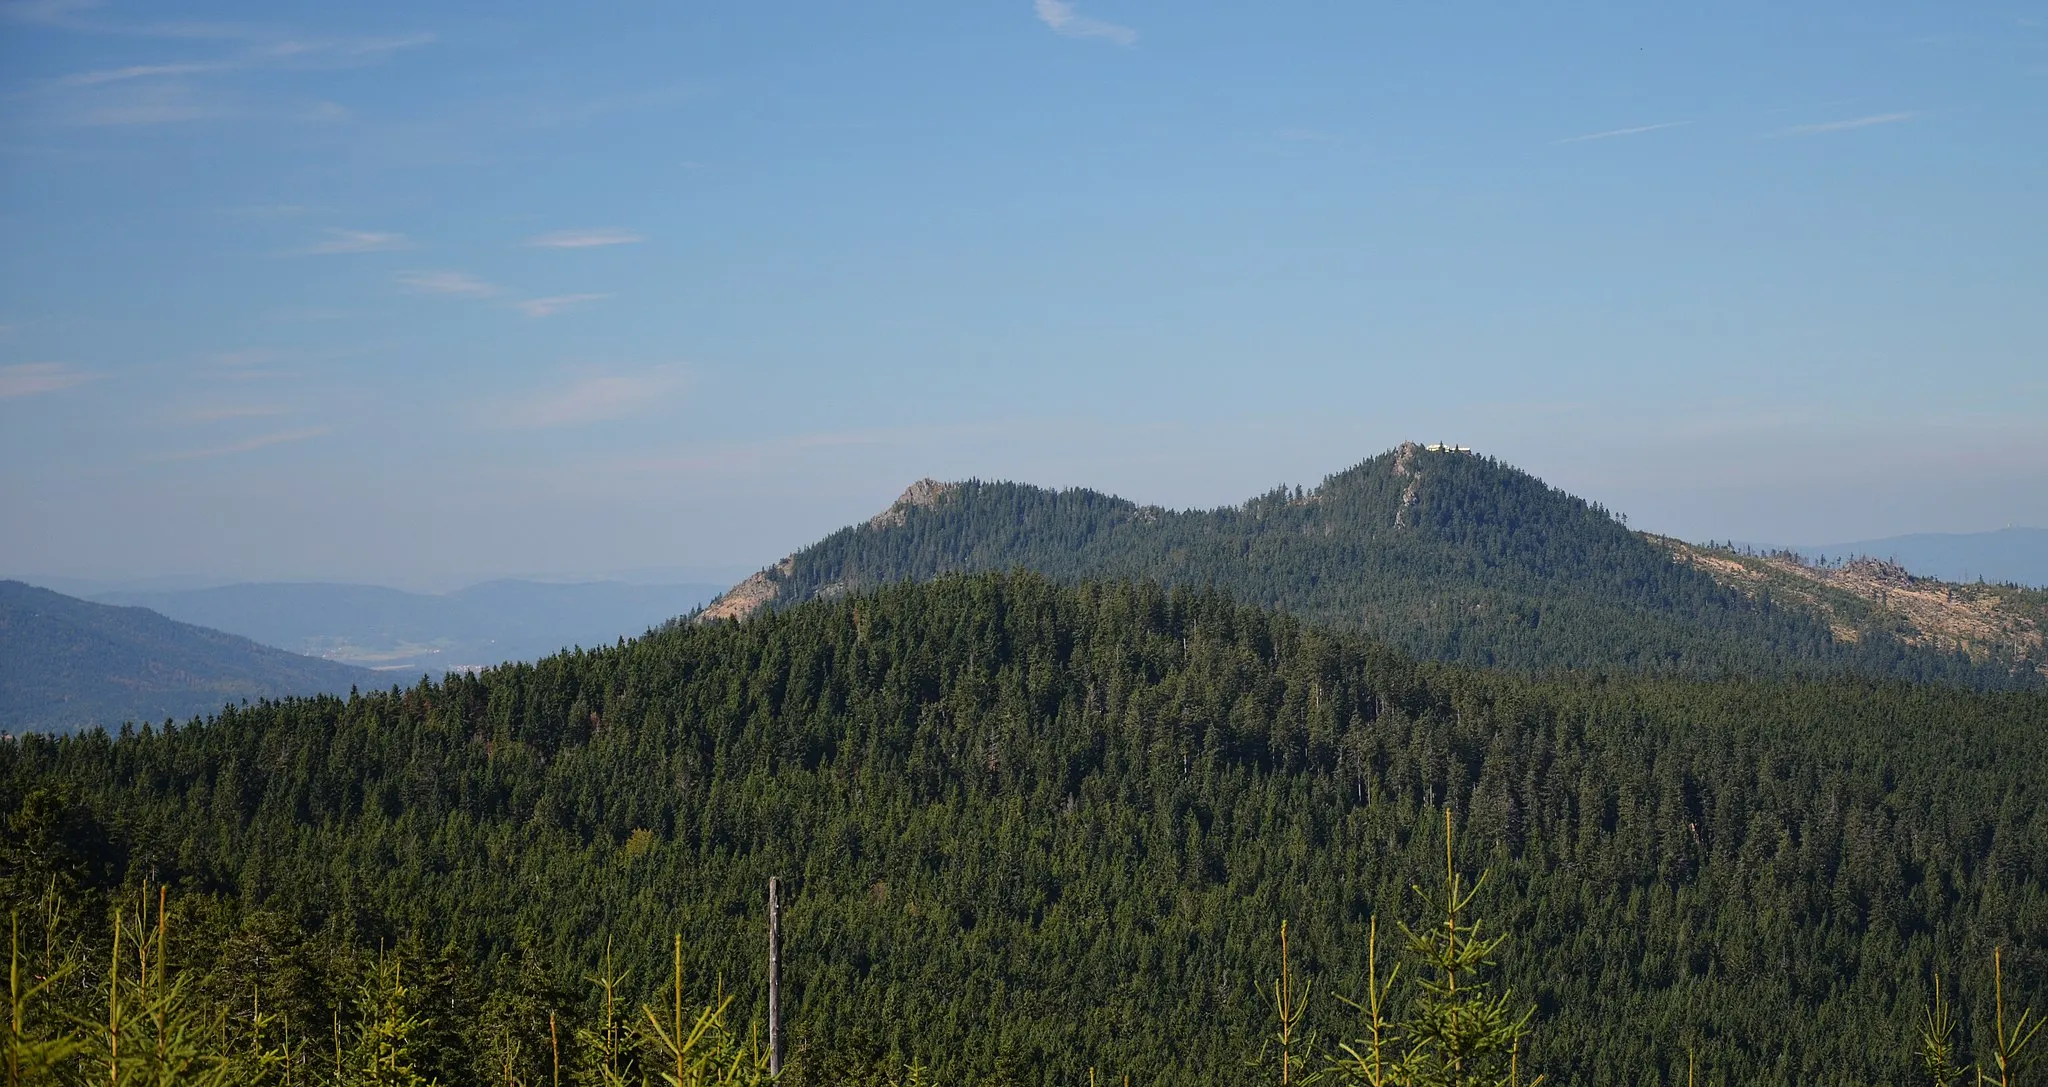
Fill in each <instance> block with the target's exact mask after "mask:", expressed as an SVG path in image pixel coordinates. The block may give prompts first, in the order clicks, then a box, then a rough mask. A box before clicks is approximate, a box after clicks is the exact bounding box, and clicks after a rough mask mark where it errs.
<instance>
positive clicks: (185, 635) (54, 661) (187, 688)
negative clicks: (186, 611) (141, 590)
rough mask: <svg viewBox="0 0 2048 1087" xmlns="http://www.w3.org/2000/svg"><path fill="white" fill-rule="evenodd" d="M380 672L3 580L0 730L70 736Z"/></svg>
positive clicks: (344, 685)
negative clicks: (79, 731) (93, 728)
mask: <svg viewBox="0 0 2048 1087" xmlns="http://www.w3.org/2000/svg"><path fill="white" fill-rule="evenodd" d="M377 679H378V677H377V674H376V673H374V672H369V671H366V670H364V669H361V668H353V667H350V666H348V665H345V664H337V663H335V662H333V661H324V660H319V659H317V658H314V657H302V656H299V655H298V654H296V653H287V652H285V651H283V650H281V649H272V648H270V647H269V646H265V645H258V644H256V643H255V642H252V641H250V640H248V639H247V638H239V637H236V636H235V635H232V634H225V633H222V632H221V631H218V630H208V629H206V628H205V627H196V626H192V625H190V624H187V623H180V622H176V621H174V620H171V619H167V618H165V617H163V616H161V615H158V614H157V613H155V612H153V611H149V610H147V609H145V608H117V607H110V606H108V605H105V604H95V603H92V602H90V601H86V600H79V599H77V598H76V597H70V596H65V595H63V594H61V593H53V592H51V591H49V590H48V589H38V588H36V587H35V586H32V585H25V584H23V583H21V582H19V581H0V730H4V731H7V732H20V731H23V730H28V729H39V730H55V731H66V730H70V729H75V728H80V727H85V726H90V725H96V724H97V725H108V726H113V725H119V724H121V723H123V722H125V721H162V720H164V719H165V718H177V719H180V720H183V719H185V718H189V717H193V716H197V715H202V714H209V713H217V712H219V711H220V708H221V706H222V705H224V704H226V703H229V702H235V701H239V700H241V699H245V698H246V699H252V700H253V699H259V698H279V697H283V696H286V695H306V694H318V693H322V692H340V691H347V690H349V689H350V688H351V687H354V686H357V685H362V686H365V687H369V686H374V685H375V684H376V682H377Z"/></svg>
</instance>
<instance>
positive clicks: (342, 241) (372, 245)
mask: <svg viewBox="0 0 2048 1087" xmlns="http://www.w3.org/2000/svg"><path fill="white" fill-rule="evenodd" d="M327 234H328V238H327V240H326V241H324V242H321V243H319V244H318V245H315V246H312V247H310V248H308V249H306V250H305V251H306V252H307V253H314V254H325V253H386V252H389V251H391V250H393V249H410V248H412V242H410V241H409V240H407V239H406V236H405V235H403V234H396V233H389V232H385V231H377V230H329V231H328V232H327Z"/></svg>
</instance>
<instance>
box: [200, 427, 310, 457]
mask: <svg viewBox="0 0 2048 1087" xmlns="http://www.w3.org/2000/svg"><path fill="white" fill-rule="evenodd" d="M333 431H334V428H333V427H331V426H316V427H305V428H302V429H299V430H281V431H278V432H276V433H274V434H258V435H257V436H255V437H253V438H244V439H242V440H241V441H239V442H230V443H228V444H227V445H216V446H210V447H208V448H206V449H187V450H183V451H181V452H177V453H166V454H164V455H163V456H162V457H161V458H159V459H160V460H200V459H202V458H205V457H225V456H230V455H232V454H235V453H248V452H252V451H254V450H257V449H268V448H269V447H271V446H273V445H283V444H285V443H286V442H302V441H305V440H306V439H308V438H318V437H320V436H321V435H323V434H331V433H333Z"/></svg>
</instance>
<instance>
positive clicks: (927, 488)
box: [868, 478, 960, 528]
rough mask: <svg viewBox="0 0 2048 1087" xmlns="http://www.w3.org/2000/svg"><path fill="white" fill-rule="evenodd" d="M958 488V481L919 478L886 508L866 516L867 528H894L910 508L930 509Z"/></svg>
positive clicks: (899, 523) (904, 518)
mask: <svg viewBox="0 0 2048 1087" xmlns="http://www.w3.org/2000/svg"><path fill="white" fill-rule="evenodd" d="M959 489H960V485H959V484H958V483H940V482H939V481H938V480H936V479H929V478H927V479H920V480H918V481H917V482H916V483H913V484H911V485H910V486H909V487H906V488H904V490H903V493H902V495H900V496H898V497H897V499H896V501H895V502H893V503H891V504H890V506H889V508H888V509H885V510H883V511H882V512H880V513H878V514H875V515H874V516H873V517H870V518H868V527H869V528H895V527H896V526H898V525H901V524H902V523H903V522H904V521H906V520H908V519H909V514H910V510H911V509H912V508H913V507H914V508H917V509H927V510H928V509H931V508H932V507H933V506H936V505H938V504H939V499H941V498H944V497H946V496H947V495H949V494H952V493H953V492H954V491H957V490H959Z"/></svg>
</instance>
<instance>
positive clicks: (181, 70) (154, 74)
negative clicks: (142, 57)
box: [57, 64, 227, 87]
mask: <svg viewBox="0 0 2048 1087" xmlns="http://www.w3.org/2000/svg"><path fill="white" fill-rule="evenodd" d="M225 67H227V66H226V65H224V64H134V65H130V66H128V67H126V68H102V69H100V70H99V71H95V72H77V73H74V74H72V75H67V76H64V77H63V78H61V79H59V80H57V85H58V86H61V87H97V86H100V85H101V84H105V83H123V82H126V81H128V80H131V79H164V78H168V77H171V76H181V75H197V74H199V73H201V72H217V71H220V70H221V69H222V68H225Z"/></svg>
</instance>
